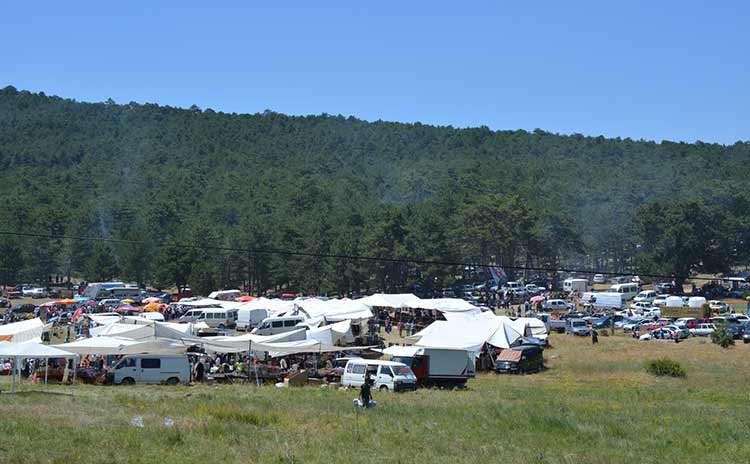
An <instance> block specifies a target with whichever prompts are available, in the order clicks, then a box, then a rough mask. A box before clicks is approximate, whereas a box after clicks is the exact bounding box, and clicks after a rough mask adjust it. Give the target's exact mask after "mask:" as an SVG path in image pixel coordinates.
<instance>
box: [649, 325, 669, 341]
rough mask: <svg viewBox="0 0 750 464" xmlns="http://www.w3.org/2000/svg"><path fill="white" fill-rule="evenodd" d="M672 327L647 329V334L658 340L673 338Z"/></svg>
mask: <svg viewBox="0 0 750 464" xmlns="http://www.w3.org/2000/svg"><path fill="white" fill-rule="evenodd" d="M674 332H675V331H674V329H668V328H666V327H661V328H658V329H653V330H650V331H649V334H650V335H651V338H656V339H659V340H671V339H673V338H674V335H673V334H674Z"/></svg>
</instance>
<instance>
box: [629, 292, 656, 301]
mask: <svg viewBox="0 0 750 464" xmlns="http://www.w3.org/2000/svg"><path fill="white" fill-rule="evenodd" d="M655 299H656V292H655V291H653V290H644V291H642V292H641V293H639V294H638V295H636V297H635V299H634V301H635V302H636V303H638V302H643V303H653V302H654V300H655Z"/></svg>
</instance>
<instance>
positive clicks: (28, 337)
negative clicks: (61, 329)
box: [0, 317, 44, 343]
mask: <svg viewBox="0 0 750 464" xmlns="http://www.w3.org/2000/svg"><path fill="white" fill-rule="evenodd" d="M42 332H44V322H42V320H41V319H39V318H38V317H37V318H34V319H27V320H25V321H20V322H13V323H12V324H5V325H0V336H2V337H0V339H3V340H6V339H8V338H10V341H11V342H13V343H23V342H29V341H35V342H40V341H41V340H42Z"/></svg>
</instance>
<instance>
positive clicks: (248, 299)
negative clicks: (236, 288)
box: [237, 295, 255, 303]
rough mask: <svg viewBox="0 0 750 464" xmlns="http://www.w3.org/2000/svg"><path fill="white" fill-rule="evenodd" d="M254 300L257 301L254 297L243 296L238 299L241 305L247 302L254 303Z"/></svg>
mask: <svg viewBox="0 0 750 464" xmlns="http://www.w3.org/2000/svg"><path fill="white" fill-rule="evenodd" d="M254 299H255V297H254V296H250V295H245V296H241V297H239V298H237V301H239V302H241V303H245V302H248V301H253V300H254Z"/></svg>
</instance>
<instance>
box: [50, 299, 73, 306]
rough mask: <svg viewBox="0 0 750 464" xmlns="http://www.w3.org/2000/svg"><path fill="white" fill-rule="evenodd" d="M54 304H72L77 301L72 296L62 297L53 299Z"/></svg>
mask: <svg viewBox="0 0 750 464" xmlns="http://www.w3.org/2000/svg"><path fill="white" fill-rule="evenodd" d="M55 304H59V305H74V304H78V301H76V300H74V299H72V298H64V299H62V300H57V301H55Z"/></svg>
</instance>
